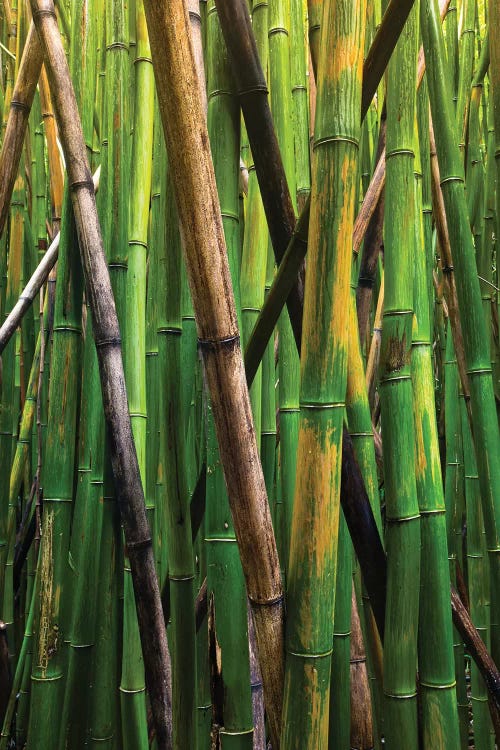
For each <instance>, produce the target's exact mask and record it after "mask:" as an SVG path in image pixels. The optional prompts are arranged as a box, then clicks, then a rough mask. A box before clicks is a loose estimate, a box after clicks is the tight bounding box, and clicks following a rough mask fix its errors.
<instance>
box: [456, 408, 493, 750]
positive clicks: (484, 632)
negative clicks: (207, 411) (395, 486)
mask: <svg viewBox="0 0 500 750" xmlns="http://www.w3.org/2000/svg"><path fill="white" fill-rule="evenodd" d="M462 407H463V405H462ZM464 416H465V415H464V414H462V417H464ZM462 431H463V442H464V468H465V501H466V507H467V575H468V581H469V587H468V589H469V592H468V593H469V601H470V614H471V619H472V622H473V623H474V626H475V627H476V630H477V632H478V634H479V635H480V636H481V638H482V640H483V641H484V643H485V644H486V646H487V647H489V637H488V636H489V625H490V623H489V619H490V618H489V606H488V604H489V575H488V573H489V571H488V558H487V556H485V555H484V554H483V547H484V543H483V517H482V513H481V500H480V494H479V477H478V473H477V466H476V461H475V456H474V446H473V443H472V435H471V432H470V427H469V424H468V421H467V419H466V418H465V419H464V418H463V419H462ZM471 702H472V715H473V727H474V747H475V748H477V750H483V748H492V747H493V746H494V743H493V742H492V738H491V736H490V727H491V722H490V716H489V711H488V691H487V689H486V685H485V683H484V680H483V678H482V676H481V674H480V673H479V670H478V669H477V667H476V666H475V665H471Z"/></svg>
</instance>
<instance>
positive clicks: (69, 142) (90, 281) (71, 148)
mask: <svg viewBox="0 0 500 750" xmlns="http://www.w3.org/2000/svg"><path fill="white" fill-rule="evenodd" d="M31 7H32V12H33V18H34V21H35V25H36V27H37V30H38V33H39V36H40V39H41V41H42V45H43V48H44V53H45V61H46V64H47V68H48V71H49V75H50V79H51V89H52V95H53V101H54V107H55V111H56V114H57V119H58V123H59V129H60V134H61V141H62V144H63V150H64V152H65V155H66V163H67V167H68V178H69V184H70V187H71V197H72V202H73V208H74V212H75V219H76V224H77V228H78V234H79V243H80V252H81V256H82V264H83V267H84V270H85V277H86V282H87V286H86V288H87V296H88V300H89V303H90V307H91V312H92V325H93V331H94V339H95V341H96V347H97V353H98V358H99V369H100V375H101V387H102V392H103V404H104V411H105V416H106V422H107V427H108V430H109V437H110V441H109V443H110V452H111V459H112V468H113V474H114V479H115V489H116V493H117V497H118V501H119V506H120V510H121V514H122V521H123V526H124V531H125V538H126V541H127V548H128V553H129V559H130V564H131V568H132V576H133V580H134V591H135V596H136V602H137V612H138V618H139V623H140V630H141V642H142V648H143V654H144V661H145V664H146V669H147V672H148V687H149V695H150V699H151V704H152V709H153V715H154V719H155V724H156V731H157V740H158V747H159V748H166V747H168V746H169V744H170V739H169V737H168V728H167V716H168V713H169V706H168V702H169V701H168V695H167V675H168V672H169V666H168V664H169V655H168V647H167V641H166V636H165V630H164V624H163V615H162V610H161V601H160V592H159V589H158V582H157V579H156V574H155V568H154V559H153V554H152V546H151V535H150V531H149V528H148V524H147V519H146V511H145V505H144V494H143V491H142V485H141V481H140V475H139V466H138V462H137V455H136V452H135V447H134V443H133V439H132V432H131V426H130V418H129V414H128V403H127V395H126V390H125V380H124V374H123V362H122V356H121V344H120V333H119V328H118V320H117V317H116V310H115V305H114V300H113V294H112V291H111V285H110V281H109V273H108V269H107V265H106V260H105V257H104V251H103V245H102V237H101V231H100V226H99V220H98V217H97V212H96V206H95V197H94V187H93V183H92V181H91V175H90V172H89V168H88V165H87V155H86V148H85V142H84V139H83V133H82V128H81V122H80V117H79V114H78V108H77V104H76V100H75V94H74V91H73V86H72V83H71V80H70V77H69V71H68V66H67V62H66V57H65V54H64V49H63V46H62V41H61V36H60V33H59V29H58V26H57V19H56V16H55V12H54V5H53V2H52V0H32V1H31Z"/></svg>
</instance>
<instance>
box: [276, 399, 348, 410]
mask: <svg viewBox="0 0 500 750" xmlns="http://www.w3.org/2000/svg"><path fill="white" fill-rule="evenodd" d="M344 407H345V401H332V402H331V403H329V404H314V403H307V402H306V403H303V402H302V401H301V403H300V408H301V409H312V410H318V411H323V410H324V409H343V408H344ZM280 411H285V410H284V409H280Z"/></svg>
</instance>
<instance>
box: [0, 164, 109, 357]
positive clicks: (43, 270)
mask: <svg viewBox="0 0 500 750" xmlns="http://www.w3.org/2000/svg"><path fill="white" fill-rule="evenodd" d="M100 175H101V167H100V166H99V167H98V168H97V170H96V172H95V174H94V176H93V178H92V179H93V182H94V189H95V190H98V188H99V178H100ZM60 239H61V234H60V232H58V233H57V234H56V236H55V237H54V239H53V240H52V242H51V243H50V245H49V247H48V248H47V250H46V252H45V255H44V256H43V258H42V260H41V261H40V263H39V264H38V266H37V267H36V269H35V271H34V272H33V275H32V276H31V278H30V280H29V281H28V283H27V284H26V286H25V287H24V289H23V291H22V292H21V295H20V296H19V299H18V300H17V302H16V304H15V305H14V307H13V308H12V310H11V311H10V313H9V314H8V315H7V317H6V319H5V321H4V323H3V325H2V326H1V327H0V354H1V353H2V352H3V350H4V349H5V347H6V346H7V344H8V343H9V341H10V339H11V338H12V336H13V335H14V333H15V332H16V329H17V327H18V326H19V325H20V323H21V320H22V319H23V317H24V315H25V313H26V312H27V311H28V310H29V308H30V307H31V305H32V304H33V301H34V300H35V298H36V296H37V294H38V292H39V291H40V289H41V287H42V286H43V285H44V284H45V282H46V281H47V279H48V277H49V273H50V272H51V270H52V269H53V268H54V266H55V264H56V261H57V256H58V255H59V242H60Z"/></svg>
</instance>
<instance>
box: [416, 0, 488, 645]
mask: <svg viewBox="0 0 500 750" xmlns="http://www.w3.org/2000/svg"><path fill="white" fill-rule="evenodd" d="M421 8H422V13H421V25H422V36H423V40H424V49H425V54H426V59H427V68H428V74H429V79H428V80H429V95H430V102H431V110H432V116H433V121H434V123H435V125H436V146H437V150H438V159H439V163H440V171H441V185H442V190H443V198H444V202H445V207H446V214H447V220H448V230H449V234H450V242H451V245H452V247H453V263H454V268H455V277H456V284H457V292H458V303H459V308H460V313H461V315H460V317H461V320H462V330H463V338H464V348H465V358H466V362H467V370H468V377H469V384H470V396H471V407H472V420H473V425H474V447H475V450H476V458H477V466H478V472H479V479H480V486H481V498H482V503H483V514H484V520H485V530H486V534H487V543H488V553H489V555H490V565H491V568H490V570H491V576H492V581H491V592H492V621H493V622H495V623H498V622H500V618H499V617H498V610H499V608H500V597H499V595H498V593H497V592H499V591H500V555H499V554H498V553H497V552H495V550H500V536H499V531H498V529H499V525H500V435H499V431H498V423H497V420H496V417H495V416H494V412H495V407H494V395H493V383H492V377H491V362H490V351H489V336H488V335H487V333H486V330H485V324H484V316H483V312H482V305H481V297H480V289H479V281H478V279H477V272H476V266H475V258H474V248H473V244H472V236H471V232H470V225H469V218H468V213H467V205H466V199H465V193H464V190H463V170H462V166H461V164H460V154H459V151H458V149H457V147H456V143H454V133H453V124H452V118H451V113H450V107H449V103H448V102H447V98H446V88H447V81H448V71H447V69H446V67H445V63H444V61H445V57H444V54H445V52H444V44H443V37H442V32H441V28H440V24H439V21H438V18H437V9H436V5H435V3H434V1H433V0H423V2H422V6H421ZM438 99H439V103H438ZM492 654H493V657H494V658H497V659H498V657H499V656H500V631H499V630H498V629H497V628H495V631H494V632H492Z"/></svg>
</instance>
